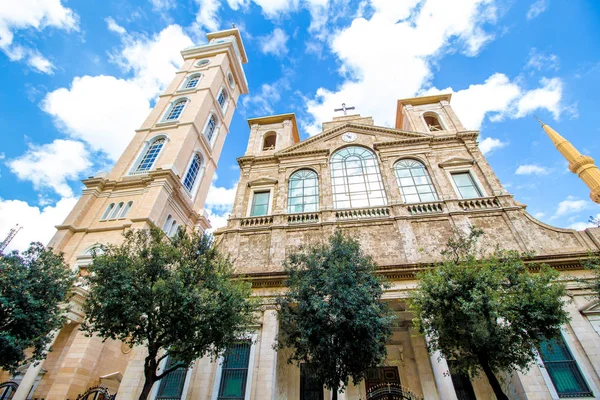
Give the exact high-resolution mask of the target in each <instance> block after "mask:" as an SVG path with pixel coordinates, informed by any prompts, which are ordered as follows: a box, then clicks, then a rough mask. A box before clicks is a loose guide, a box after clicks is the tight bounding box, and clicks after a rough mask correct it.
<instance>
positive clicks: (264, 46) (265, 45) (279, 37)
mask: <svg viewBox="0 0 600 400" xmlns="http://www.w3.org/2000/svg"><path fill="white" fill-rule="evenodd" d="M259 40H260V49H261V51H262V52H263V53H264V54H273V55H276V56H283V55H285V54H287V52H288V48H287V46H286V43H287V40H288V35H286V33H285V32H284V31H283V30H282V29H280V28H275V29H274V30H273V32H272V33H271V34H270V35H267V36H261V37H260V38H259Z"/></svg>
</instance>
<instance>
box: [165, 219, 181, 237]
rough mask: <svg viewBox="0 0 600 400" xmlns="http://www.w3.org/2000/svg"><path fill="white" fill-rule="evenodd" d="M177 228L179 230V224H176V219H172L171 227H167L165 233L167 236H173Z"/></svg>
mask: <svg viewBox="0 0 600 400" xmlns="http://www.w3.org/2000/svg"><path fill="white" fill-rule="evenodd" d="M178 230H179V225H177V221H176V220H173V222H171V227H170V228H169V232H168V233H167V235H168V236H169V237H173V236H175V234H176V233H177V231H178Z"/></svg>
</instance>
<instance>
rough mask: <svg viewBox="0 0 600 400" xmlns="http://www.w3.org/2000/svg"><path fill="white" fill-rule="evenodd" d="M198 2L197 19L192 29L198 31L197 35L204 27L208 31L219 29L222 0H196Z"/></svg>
mask: <svg viewBox="0 0 600 400" xmlns="http://www.w3.org/2000/svg"><path fill="white" fill-rule="evenodd" d="M195 1H196V3H197V4H198V12H197V13H196V21H195V22H194V24H193V26H192V29H193V30H195V31H196V35H197V36H200V32H201V31H203V30H204V29H206V30H208V31H216V30H218V29H219V23H220V20H219V16H218V15H217V13H218V11H219V8H220V7H221V3H220V0H195Z"/></svg>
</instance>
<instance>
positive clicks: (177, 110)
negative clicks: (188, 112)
mask: <svg viewBox="0 0 600 400" xmlns="http://www.w3.org/2000/svg"><path fill="white" fill-rule="evenodd" d="M186 104H187V99H181V100H177V101H176V102H175V103H173V104H171V108H170V109H169V112H168V113H167V115H166V116H165V121H176V120H178V119H179V117H180V116H181V113H182V112H183V109H184V108H185V105H186Z"/></svg>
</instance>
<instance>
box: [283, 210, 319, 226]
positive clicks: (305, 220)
mask: <svg viewBox="0 0 600 400" xmlns="http://www.w3.org/2000/svg"><path fill="white" fill-rule="evenodd" d="M287 222H288V224H313V223H317V222H319V213H318V212H314V213H302V214H289V215H288V216H287Z"/></svg>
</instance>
